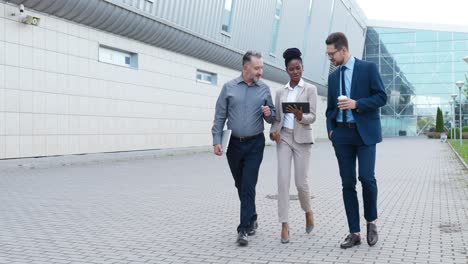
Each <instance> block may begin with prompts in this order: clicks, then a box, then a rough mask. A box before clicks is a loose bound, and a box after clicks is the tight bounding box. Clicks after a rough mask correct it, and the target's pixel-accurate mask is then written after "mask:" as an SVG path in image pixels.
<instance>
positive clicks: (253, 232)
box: [247, 220, 258, 236]
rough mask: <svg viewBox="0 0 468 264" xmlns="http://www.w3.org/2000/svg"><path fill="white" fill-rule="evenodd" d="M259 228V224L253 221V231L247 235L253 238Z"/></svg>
mask: <svg viewBox="0 0 468 264" xmlns="http://www.w3.org/2000/svg"><path fill="white" fill-rule="evenodd" d="M257 228H258V223H257V220H255V221H253V223H252V229H250V230H249V232H247V234H248V235H249V236H253V235H255V232H256V231H257Z"/></svg>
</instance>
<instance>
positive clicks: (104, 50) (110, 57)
mask: <svg viewBox="0 0 468 264" xmlns="http://www.w3.org/2000/svg"><path fill="white" fill-rule="evenodd" d="M98 53H99V61H100V62H104V63H110V64H114V65H119V66H124V67H129V68H135V69H136V68H138V54H136V53H132V52H128V51H123V50H119V49H115V48H111V47H107V46H102V45H100V46H99V52H98Z"/></svg>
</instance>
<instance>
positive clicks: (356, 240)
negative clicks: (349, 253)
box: [340, 233, 361, 249]
mask: <svg viewBox="0 0 468 264" xmlns="http://www.w3.org/2000/svg"><path fill="white" fill-rule="evenodd" d="M360 244H361V236H360V235H356V234H354V233H351V234H349V235H348V236H347V237H346V238H345V240H344V241H343V243H341V245H340V247H341V248H344V249H346V248H351V247H354V246H355V245H360Z"/></svg>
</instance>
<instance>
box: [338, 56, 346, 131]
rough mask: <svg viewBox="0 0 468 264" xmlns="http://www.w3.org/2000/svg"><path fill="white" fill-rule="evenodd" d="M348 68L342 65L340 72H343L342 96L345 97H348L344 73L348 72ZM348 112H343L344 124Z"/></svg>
mask: <svg viewBox="0 0 468 264" xmlns="http://www.w3.org/2000/svg"><path fill="white" fill-rule="evenodd" d="M346 69H347V68H346V66H344V65H342V66H341V68H340V70H341V76H340V77H341V95H345V96H346V86H345V76H344V72H345V70H346ZM346 111H347V110H342V111H341V112H342V115H343V123H346Z"/></svg>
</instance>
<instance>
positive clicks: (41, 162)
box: [0, 146, 213, 171]
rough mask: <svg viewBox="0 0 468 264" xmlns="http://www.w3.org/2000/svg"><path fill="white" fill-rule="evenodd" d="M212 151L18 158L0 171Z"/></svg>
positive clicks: (191, 149)
mask: <svg viewBox="0 0 468 264" xmlns="http://www.w3.org/2000/svg"><path fill="white" fill-rule="evenodd" d="M210 151H213V150H212V147H211V146H202V147H187V148H177V149H155V150H135V151H122V152H104V153H89V154H73V155H61V156H45V157H33V158H18V159H7V160H0V170H1V171H5V170H8V169H18V168H25V169H45V168H52V167H66V166H73V165H90V164H104V163H115V162H126V161H135V160H145V159H155V158H161V157H167V156H180V155H189V154H196V153H203V152H210Z"/></svg>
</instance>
